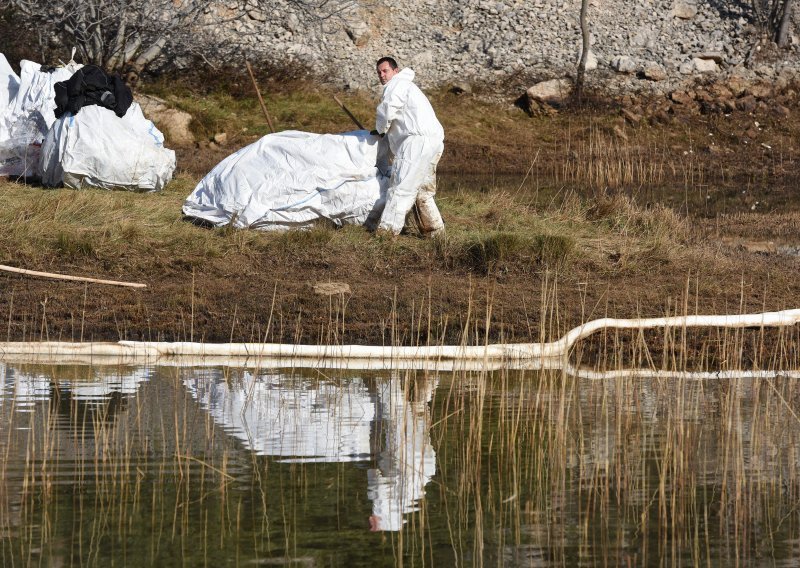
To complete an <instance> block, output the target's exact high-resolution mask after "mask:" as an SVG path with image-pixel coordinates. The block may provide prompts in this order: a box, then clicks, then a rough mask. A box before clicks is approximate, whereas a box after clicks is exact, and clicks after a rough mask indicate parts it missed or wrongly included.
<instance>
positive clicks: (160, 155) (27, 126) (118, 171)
mask: <svg viewBox="0 0 800 568" xmlns="http://www.w3.org/2000/svg"><path fill="white" fill-rule="evenodd" d="M80 67H81V65H78V64H75V63H73V62H70V63H69V64H68V65H66V66H64V67H61V68H58V69H56V70H55V71H52V72H43V71H41V66H40V65H39V64H37V63H33V62H32V61H25V60H23V61H22V62H21V63H20V70H21V76H20V77H18V76H17V75H16V74H15V73H14V71H13V69H12V68H11V66H10V65H9V64H8V61H7V60H6V58H5V56H3V55H2V54H0V175H8V176H13V177H20V176H22V177H29V176H39V177H41V179H42V182H43V183H44V184H45V185H50V186H55V185H59V184H61V183H63V184H64V185H66V186H67V187H71V188H75V189H77V188H80V187H83V186H86V185H89V186H94V187H100V188H105V189H111V188H115V189H117V188H121V189H132V190H144V191H154V190H159V189H161V188H163V187H164V185H165V184H166V183H167V182H168V181H169V180H170V179H172V173H173V171H174V170H175V152H173V151H172V150H169V149H167V148H164V136H163V135H162V134H161V132H160V131H159V130H158V129H157V128H156V127H155V125H154V124H153V123H152V122H150V121H149V120H147V119H146V118H145V117H144V115H143V114H142V110H141V108H140V107H139V105H138V104H137V103H133V104H132V105H131V106H130V108H129V109H128V112H127V113H126V114H125V116H123V117H122V118H119V117H118V116H116V115H115V114H114V112H113V111H111V110H109V109H106V108H103V107H99V106H96V105H92V106H87V107H83V108H82V109H81V110H80V112H78V113H77V114H76V115H74V116H73V115H71V114H70V113H67V114H65V115H64V116H62V117H61V118H59V119H56V117H55V109H56V104H55V91H54V88H53V85H54V84H55V83H57V82H59V81H65V80H67V79H69V78H70V77H71V76H72V74H73V73H75V71H77V70H78V69H80Z"/></svg>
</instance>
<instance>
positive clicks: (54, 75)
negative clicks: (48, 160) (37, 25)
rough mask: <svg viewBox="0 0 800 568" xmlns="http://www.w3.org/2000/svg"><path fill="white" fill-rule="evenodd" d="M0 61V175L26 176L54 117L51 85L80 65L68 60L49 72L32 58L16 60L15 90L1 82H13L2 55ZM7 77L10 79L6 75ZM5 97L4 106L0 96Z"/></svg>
mask: <svg viewBox="0 0 800 568" xmlns="http://www.w3.org/2000/svg"><path fill="white" fill-rule="evenodd" d="M0 57H2V62H0V89H3V88H4V87H5V93H3V94H2V95H0V175H10V176H30V175H33V174H35V173H36V167H37V165H38V163H39V151H40V145H41V143H42V141H43V140H44V136H45V134H46V133H47V130H48V129H49V128H50V126H51V125H52V124H53V122H54V121H55V119H56V115H55V109H56V103H55V90H54V89H53V85H55V84H56V83H58V82H59V81H66V80H67V79H69V78H70V77H72V74H73V73H75V71H76V70H78V69H79V68H80V67H81V66H80V65H77V64H74V63H71V64H70V65H67V66H66V67H60V68H58V69H56V70H55V71H52V72H50V73H45V72H42V71H41V70H40V68H41V66H40V65H39V64H38V63H34V62H33V61H26V60H23V61H22V62H20V71H21V73H20V78H19V80H18V83H17V87H16V92H14V90H13V88H12V89H9V88H8V86H5V85H4V81H7V82H8V83H9V84H10V83H13V82H14V79H15V78H16V76H15V75H14V76H12V77H10V75H9V71H10V72H11V73H12V74H13V70H11V68H10V66H9V65H8V61H7V60H6V59H5V57H3V56H0ZM9 77H10V78H9ZM6 96H7V97H8V100H7V103H6V105H2V102H3V98H5V97H6Z"/></svg>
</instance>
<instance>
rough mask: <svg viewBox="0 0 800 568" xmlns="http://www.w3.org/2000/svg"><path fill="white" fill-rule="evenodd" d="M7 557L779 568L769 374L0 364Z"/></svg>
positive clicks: (29, 560) (796, 531)
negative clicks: (680, 376) (712, 376)
mask: <svg viewBox="0 0 800 568" xmlns="http://www.w3.org/2000/svg"><path fill="white" fill-rule="evenodd" d="M0 377H2V383H1V385H2V391H1V392H0V451H2V456H3V458H2V464H1V465H0V535H2V538H1V539H0V555H1V556H2V564H3V565H4V566H28V565H36V566H78V565H81V566H82V565H98V566H172V565H183V566H202V565H210V566H223V565H233V566H254V565H269V566H272V565H289V566H331V565H333V566H383V565H387V566H391V565H406V566H474V565H490V566H501V565H502V566H554V565H555V566H562V565H563V566H576V565H583V566H595V565H610V566H642V565H649V566H662V565H663V566H667V565H669V566H678V565H693V566H697V565H710V566H719V565H731V566H733V565H740V566H753V565H764V566H794V565H796V562H797V560H796V559H797V558H800V447H799V446H800V418H798V415H800V393H798V389H797V388H796V384H795V382H794V381H793V380H791V379H787V378H781V377H777V378H771V379H759V380H754V379H744V378H743V379H734V380H724V381H722V380H705V381H696V380H677V379H670V380H665V379H634V378H622V379H620V378H616V379H606V380H602V379H601V380H587V379H579V378H575V377H572V376H570V375H566V374H564V373H561V372H557V373H552V372H549V373H541V372H528V371H493V372H491V373H481V372H460V373H433V372H424V371H412V372H409V371H403V372H396V373H390V372H359V371H319V372H316V371H291V372H289V371H282V372H277V371H266V370H258V371H256V370H253V369H249V370H248V369H230V368H177V367H152V368H132V367H94V368H93V367H88V366H50V365H48V366H33V365H7V366H0Z"/></svg>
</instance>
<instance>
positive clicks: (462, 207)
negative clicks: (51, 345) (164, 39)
mask: <svg viewBox="0 0 800 568" xmlns="http://www.w3.org/2000/svg"><path fill="white" fill-rule="evenodd" d="M193 183H194V180H193V179H192V178H189V177H187V176H185V175H183V176H180V177H179V178H178V180H176V182H174V183H173V184H171V185H170V186H169V187H168V188H167V189H166V190H165V191H164V192H163V193H160V194H135V193H127V192H107V191H99V190H85V191H73V190H68V189H59V190H44V189H41V188H38V187H34V186H24V185H21V184H18V183H8V182H4V183H2V184H0V193H2V195H3V199H4V203H5V204H6V206H5V207H4V208H3V209H2V211H0V221H2V223H3V226H4V227H5V230H4V231H3V232H2V235H0V250H2V255H3V262H4V263H6V264H11V265H14V266H19V267H23V268H28V269H34V270H44V271H52V272H61V273H69V274H76V275H86V276H94V277H100V278H110V279H118V280H128V281H136V282H144V283H146V284H147V285H148V288H147V289H146V290H143V291H133V290H126V289H117V288H110V287H102V286H95V285H85V284H78V283H72V282H57V281H47V280H39V279H29V278H23V277H19V276H12V275H0V279H1V282H2V286H3V290H4V293H3V294H2V298H1V302H2V303H0V310H2V311H0V313H3V314H4V315H5V319H6V322H5V326H4V327H5V328H6V329H5V331H6V333H5V336H6V338H7V339H10V340H33V339H51V340H53V339H60V340H89V339H93V340H101V339H104V340H105V339H107V340H117V339H152V340H206V341H259V340H261V341H292V342H311V343H313V342H333V343H342V342H345V343H366V342H368V343H376V344H382V343H384V344H385V343H390V342H391V343H402V344H413V343H429V342H430V343H439V342H445V343H458V342H467V343H481V342H484V341H486V340H489V341H531V340H541V339H545V338H552V337H554V336H556V335H558V334H560V333H562V332H563V331H564V330H565V329H567V328H569V327H571V326H573V325H576V324H578V323H580V322H581V321H584V320H585V319H589V318H592V317H601V316H605V315H613V316H625V317H630V316H634V315H663V314H665V313H674V312H676V311H680V310H679V308H680V309H683V307H684V306H685V305H686V302H687V297H691V301H690V302H689V305H690V309H688V311H701V312H731V311H742V310H761V309H784V308H787V307H792V306H791V305H789V304H791V303H792V302H793V300H794V298H795V297H796V284H795V279H794V278H793V277H792V276H791V273H790V272H788V271H786V268H787V262H791V261H790V260H787V259H786V258H784V257H778V256H760V255H754V254H751V253H748V252H747V251H741V250H738V249H736V248H727V247H721V246H711V245H709V244H708V243H705V242H704V241H703V240H702V239H700V238H698V235H699V234H698V233H697V232H696V228H694V227H692V225H691V224H690V223H688V222H687V221H686V220H684V219H682V218H681V217H680V216H678V215H677V214H675V213H674V212H673V211H672V210H670V209H668V208H664V207H661V206H653V207H649V208H641V207H638V206H636V205H635V204H634V203H632V202H631V201H630V200H629V199H628V198H626V197H624V196H602V197H598V198H595V199H592V200H584V199H581V198H579V197H578V196H576V195H571V196H567V197H565V198H564V199H562V200H560V201H559V202H557V203H556V202H552V203H551V204H550V205H549V206H545V207H542V206H539V205H536V203H535V202H536V199H535V197H534V196H533V195H532V194H531V193H529V192H525V191H519V192H516V193H514V192H509V191H503V190H502V189H494V190H491V191H489V192H484V191H479V190H475V189H472V188H469V187H460V188H455V189H452V190H448V191H446V192H443V193H442V195H441V196H440V197H439V199H438V201H439V204H440V207H441V209H442V212H443V215H444V217H445V218H446V219H447V223H448V225H447V226H448V236H447V239H446V240H444V241H430V240H424V239H421V238H419V237H418V236H417V235H414V234H413V233H411V234H408V235H403V236H401V237H400V238H398V239H396V240H395V239H389V238H381V237H375V236H373V235H371V234H369V233H368V232H366V231H365V230H364V229H363V228H361V227H356V226H351V227H345V228H344V229H335V228H333V227H330V226H327V225H325V224H320V225H319V226H317V227H316V228H314V229H313V230H310V231H307V232H301V233H298V232H290V233H264V232H257V231H247V230H233V229H229V228H222V229H207V228H202V227H198V226H195V225H193V224H191V223H189V222H187V221H185V220H183V219H182V218H181V215H180V207H181V204H182V201H183V199H184V198H185V196H186V195H187V194H188V192H189V191H190V189H191V187H192V185H193ZM329 283H339V284H342V285H346V286H339V287H337V286H333V287H332V289H325V288H324V287H323V288H322V289H320V287H319V286H318V285H319V284H329ZM684 311H687V310H684Z"/></svg>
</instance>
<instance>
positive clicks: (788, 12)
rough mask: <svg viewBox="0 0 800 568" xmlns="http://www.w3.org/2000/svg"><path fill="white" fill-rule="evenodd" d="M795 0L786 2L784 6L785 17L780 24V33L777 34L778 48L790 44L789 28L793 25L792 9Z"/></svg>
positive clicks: (782, 17)
mask: <svg viewBox="0 0 800 568" xmlns="http://www.w3.org/2000/svg"><path fill="white" fill-rule="evenodd" d="M793 8H794V0H786V1H785V3H784V6H783V15H782V16H781V20H780V23H779V24H778V31H777V33H776V34H775V43H777V44H778V47H786V46H787V45H788V44H789V28H790V27H791V25H792V9H793Z"/></svg>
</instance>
